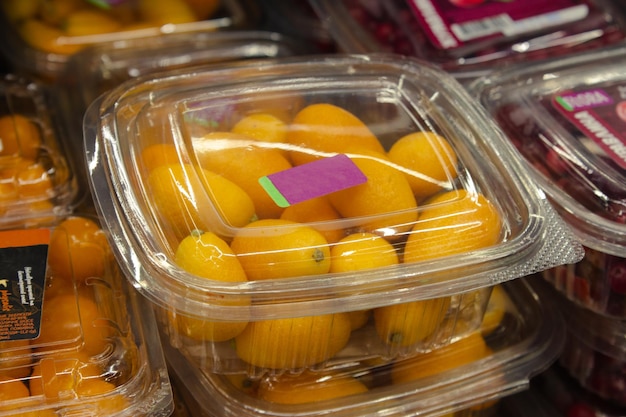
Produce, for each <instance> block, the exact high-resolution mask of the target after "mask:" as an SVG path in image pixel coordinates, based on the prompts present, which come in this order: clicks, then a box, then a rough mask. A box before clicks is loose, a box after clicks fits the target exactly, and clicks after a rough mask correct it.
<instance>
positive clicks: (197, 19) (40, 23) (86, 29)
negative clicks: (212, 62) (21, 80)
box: [0, 0, 256, 79]
mask: <svg viewBox="0 0 626 417" xmlns="http://www.w3.org/2000/svg"><path fill="white" fill-rule="evenodd" d="M94 3H95V2H94ZM100 3H101V4H102V5H104V6H103V7H100V6H98V5H95V4H92V3H91V2H86V1H69V2H67V1H60V0H53V1H50V2H46V3H45V4H41V5H35V7H30V8H29V7H20V4H21V2H13V1H4V2H2V12H3V13H0V21H1V22H2V32H1V33H2V34H3V38H4V39H6V40H7V41H6V42H3V43H2V50H3V53H4V55H5V56H7V57H8V58H9V60H10V63H11V64H12V65H13V66H14V67H15V68H17V69H19V70H20V71H26V72H27V73H29V74H32V75H37V76H41V77H43V78H46V79H55V78H56V77H57V76H58V75H59V73H60V72H62V71H63V69H64V67H65V65H66V63H67V60H68V58H69V57H71V56H72V55H73V54H75V53H76V52H78V51H80V50H81V49H83V48H85V47H87V46H89V45H97V44H100V43H107V42H112V41H126V40H129V39H137V40H140V39H141V40H143V41H149V40H150V39H154V38H159V37H163V36H165V37H167V36H170V35H172V34H178V33H197V32H211V31H222V30H231V29H243V28H247V27H249V26H251V25H252V24H253V20H254V19H255V18H256V17H255V16H254V13H252V12H251V11H249V10H248V9H247V8H246V7H247V6H246V5H244V3H243V2H241V1H239V0H215V1H214V0H211V1H205V2H187V1H186V0H167V1H165V2H159V3H155V2H151V1H145V0H129V1H122V2H113V1H103V2H100ZM160 3H163V4H160ZM33 4H34V3H33ZM107 4H108V6H107V7H105V6H106V5H107ZM196 6H197V9H196V8H195V7H196Z"/></svg>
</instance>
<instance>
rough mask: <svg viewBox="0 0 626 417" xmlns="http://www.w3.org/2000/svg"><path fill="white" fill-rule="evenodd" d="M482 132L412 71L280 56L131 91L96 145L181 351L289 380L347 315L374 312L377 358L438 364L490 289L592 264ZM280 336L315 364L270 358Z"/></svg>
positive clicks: (372, 62)
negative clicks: (440, 349)
mask: <svg viewBox="0 0 626 417" xmlns="http://www.w3.org/2000/svg"><path fill="white" fill-rule="evenodd" d="M483 116H484V115H483V114H482V113H480V112H479V111H478V109H477V106H476V105H475V103H474V102H472V101H471V100H470V99H469V97H468V96H466V95H465V93H464V92H463V90H462V88H461V87H460V86H459V84H458V83H457V82H456V81H455V80H454V79H453V78H451V77H450V76H448V75H446V74H445V73H442V72H440V71H439V70H436V69H434V68H433V67H431V66H429V65H426V64H423V63H419V62H417V61H415V60H412V59H403V58H400V57H397V56H384V57H373V56H361V57H345V56H326V57H316V58H314V59H313V58H285V59H282V60H276V61H272V62H270V61H256V62H247V63H241V62H240V63H235V64H230V65H229V66H228V67H226V66H219V67H211V68H207V69H206V70H205V71H202V70H198V69H196V70H195V71H194V72H190V73H186V74H182V73H176V74H175V75H173V76H171V77H167V76H165V77H162V78H156V79H151V80H143V81H137V82H129V83H125V84H123V85H121V86H120V87H119V89H116V90H113V91H111V92H110V93H109V94H107V95H106V96H104V97H102V98H101V99H100V100H99V101H97V102H95V103H94V104H93V105H92V106H91V107H90V109H89V111H88V114H87V119H86V123H85V141H86V149H87V152H88V156H87V158H88V166H89V167H90V181H91V185H92V189H93V194H94V195H95V197H96V206H97V209H98V210H99V212H100V214H101V216H102V217H103V218H104V219H105V223H106V224H107V228H108V230H109V231H110V234H111V237H112V239H111V242H112V244H113V246H114V247H115V248H116V253H117V255H118V257H119V259H120V262H121V263H122V264H123V265H125V268H126V273H127V274H128V277H129V279H130V280H131V281H132V282H133V283H134V284H135V286H136V287H137V288H139V289H140V291H142V292H143V293H144V294H146V295H147V296H148V298H150V299H151V300H152V301H154V302H155V304H157V305H158V307H160V311H161V313H160V317H161V320H162V322H164V323H166V327H167V328H168V331H169V333H170V335H171V337H172V343H174V344H175V345H176V346H179V347H180V346H183V347H186V348H187V349H186V350H187V351H188V352H189V353H190V355H192V356H194V357H199V358H203V360H205V361H206V362H207V363H208V364H210V366H212V367H213V368H214V369H216V370H217V369H221V370H228V369H230V366H231V364H230V362H229V361H228V360H226V357H227V356H223V354H222V352H224V351H227V352H232V348H231V346H232V343H231V342H232V340H236V345H237V346H238V347H239V351H238V352H237V356H238V359H243V360H244V361H245V362H247V363H249V364H250V365H252V366H253V367H254V368H255V369H257V368H258V369H261V370H265V369H273V370H278V371H279V372H282V371H284V370H285V369H298V368H308V367H315V366H317V365H318V364H325V363H327V362H328V361H329V360H331V358H332V357H334V356H335V355H336V354H337V353H338V352H339V351H340V350H341V349H342V348H343V347H344V346H345V345H346V343H347V342H348V340H349V339H350V337H351V330H350V328H349V327H348V323H347V321H346V315H347V314H348V313H354V312H358V311H367V310H371V309H374V311H373V312H372V314H373V317H374V323H370V326H369V329H370V330H371V331H372V332H373V331H374V328H376V327H377V326H378V328H377V329H376V332H375V333H372V334H378V335H379V337H377V338H371V337H368V338H366V340H368V341H369V343H372V344H373V345H375V344H376V343H380V342H381V341H382V342H383V343H384V344H387V345H391V347H389V346H386V347H385V349H386V351H385V353H384V354H382V356H385V357H389V356H394V355H395V356H402V355H406V354H410V353H411V352H416V351H421V350H428V349H431V348H432V347H434V346H440V345H442V344H445V343H448V342H450V341H452V340H454V338H455V337H458V336H460V335H462V334H463V332H462V331H460V330H459V328H458V327H454V326H455V324H454V323H455V322H456V320H457V319H459V318H461V317H462V316H463V314H467V316H468V317H469V320H468V321H469V322H470V323H473V324H474V328H475V326H476V325H477V321H478V320H479V319H480V316H481V314H482V312H483V307H484V301H485V299H486V298H485V297H484V295H483V294H484V290H481V289H484V288H488V287H490V286H491V285H494V284H496V283H499V282H503V281H507V280H511V279H514V278H518V277H521V276H524V275H528V274H530V273H533V272H536V271H539V270H544V269H546V268H549V267H551V266H554V265H557V264H562V263H569V262H574V261H576V260H579V259H580V257H581V256H582V252H581V250H580V246H579V245H578V244H577V243H576V242H575V241H574V240H573V239H572V236H571V235H570V233H569V231H568V230H567V229H566V228H565V227H564V225H563V224H562V223H561V222H560V221H559V219H558V217H557V216H556V215H555V213H554V212H553V211H552V209H551V207H550V206H549V205H548V204H547V202H546V200H545V199H544V196H543V194H541V193H540V192H539V191H538V189H537V188H535V186H534V185H533V183H532V181H531V180H530V179H529V178H528V177H527V176H526V175H527V174H526V172H525V171H524V169H522V168H521V166H520V162H521V161H519V160H518V159H517V158H516V157H515V156H514V154H513V153H512V150H513V149H512V147H510V146H509V145H507V143H506V142H504V141H503V138H501V137H500V135H499V132H498V130H497V129H495V128H494V126H493V124H492V123H491V121H490V120H489V119H487V118H485V117H483ZM258 134H261V135H262V136H261V138H259V136H255V135H258ZM281 135H283V136H281ZM420 149H421V150H420ZM394 155H395V156H394ZM406 155H418V156H424V155H430V156H429V157H427V160H426V161H424V162H423V163H421V165H419V167H416V166H415V165H413V167H412V165H411V164H412V163H413V162H412V161H410V160H409V161H406V160H404V159H403V158H404V157H405V156H406ZM396 158H397V159H396ZM394 161H395V162H394ZM403 164H404V165H403ZM410 182H414V183H415V185H414V186H413V187H412V186H411V185H410ZM311 215H313V216H311ZM404 309H408V310H409V311H410V312H409V313H407V312H406V311H404ZM377 317H378V318H377ZM248 323H250V324H249V325H247V324H248ZM448 325H452V327H448ZM272 326H276V327H274V328H273V327H272ZM309 326H310V327H309ZM403 326H407V327H409V328H411V329H412V330H411V332H409V333H411V334H412V335H411V337H409V336H406V335H404V332H403V330H402V329H403ZM296 327H297V331H296V330H293V328H296ZM471 327H472V326H470V329H471ZM276 329H281V331H282V332H286V333H285V334H287V335H293V337H290V340H291V339H293V340H295V342H294V343H295V344H296V345H298V346H300V348H301V347H302V346H306V347H307V348H308V349H309V350H308V351H307V350H306V349H305V350H304V353H303V352H299V351H298V350H297V349H299V348H298V347H293V349H294V351H293V355H279V356H280V357H281V358H282V359H281V360H273V359H272V358H271V357H272V355H273V354H268V355H263V354H261V356H264V357H263V358H261V359H259V358H258V357H256V356H255V352H257V353H258V352H259V349H257V348H256V347H258V346H263V345H264V344H265V343H269V344H271V343H274V342H273V340H274V339H273V338H270V339H267V338H265V336H264V335H267V334H269V333H271V332H274V331H278V330H276ZM450 330H452V331H450ZM268 332H269V333H268ZM298 332H300V333H298ZM440 334H443V335H445V337H443V338H440V337H435V339H432V337H433V336H436V335H440ZM309 340H315V342H316V343H308V342H307V341H309ZM362 345H363V346H367V344H362ZM190 346H194V350H197V353H198V354H197V355H194V354H193V353H191V350H192V349H190ZM311 350H313V351H314V352H311ZM272 351H273V350H272V349H270V350H269V351H268V352H272ZM373 351H376V352H378V354H379V355H380V354H381V353H380V352H381V351H380V349H374V350H373ZM274 359H275V358H274Z"/></svg>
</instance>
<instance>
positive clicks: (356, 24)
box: [310, 0, 626, 82]
mask: <svg viewBox="0 0 626 417" xmlns="http://www.w3.org/2000/svg"><path fill="white" fill-rule="evenodd" d="M310 3H311V4H312V5H313V6H314V8H315V9H316V10H317V12H318V14H319V16H320V18H321V19H322V20H323V21H325V22H326V23H327V25H328V29H329V31H330V32H331V34H332V35H333V37H334V39H335V41H336V42H337V43H338V45H339V46H340V47H341V48H342V49H343V50H344V51H346V52H353V53H367V52H370V53H371V52H382V51H385V52H394V53H398V54H403V55H409V56H416V57H419V58H422V59H424V60H427V61H429V62H432V63H435V64H436V65H439V66H440V67H441V68H443V69H445V70H447V71H450V72H452V73H453V74H455V76H457V77H458V78H459V79H462V80H467V81H468V82H469V81H471V80H472V79H474V78H475V77H477V76H480V75H483V74H485V73H487V72H489V71H491V70H492V69H494V67H495V66H496V65H498V66H500V65H506V64H509V63H511V62H520V61H526V62H527V61H539V60H545V59H546V58H549V57H554V56H557V55H561V56H562V55H567V54H569V53H572V52H576V51H581V50H592V49H597V48H598V47H601V46H604V45H609V44H615V43H618V42H621V41H622V39H623V38H624V34H625V31H626V26H625V22H624V21H623V20H622V18H621V16H623V14H622V13H619V12H617V11H616V10H615V6H614V5H613V4H611V3H610V2H608V1H604V0H584V1H579V0H562V1H558V2H551V3H549V4H548V3H546V2H544V1H541V0H533V1H528V0H527V1H523V2H520V1H513V2H510V1H484V0H452V1H448V0H421V1H416V0H393V1H363V0H343V1H332V0H311V1H310Z"/></svg>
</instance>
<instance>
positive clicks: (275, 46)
mask: <svg viewBox="0 0 626 417" xmlns="http://www.w3.org/2000/svg"><path fill="white" fill-rule="evenodd" d="M305 51H308V47H306V46H305V45H303V44H301V43H299V42H296V41H294V40H293V39H289V38H286V37H284V36H282V35H280V34H278V33H272V32H261V31H235V30H232V31H209V32H198V33H182V34H176V33H173V34H168V36H162V37H153V38H149V39H145V38H140V39H133V38H130V39H125V40H117V41H115V42H101V43H99V44H96V45H91V46H89V47H86V48H84V49H82V50H81V51H79V52H77V53H75V54H73V55H72V56H71V57H70V58H69V59H68V60H67V63H66V65H65V68H64V69H63V71H62V72H61V73H60V74H59V76H58V78H57V79H56V80H55V82H54V84H53V89H54V98H55V103H56V104H57V105H58V106H59V113H61V115H62V117H63V119H64V120H63V122H64V123H65V127H66V129H67V131H68V132H69V135H68V136H69V137H71V138H73V139H74V140H75V142H76V143H75V144H73V145H74V146H80V149H81V151H79V150H78V149H76V150H75V151H74V152H72V154H71V156H72V157H74V158H75V159H76V163H75V165H76V166H77V167H78V169H79V170H80V171H81V172H80V173H79V174H80V175H79V181H84V184H81V188H82V187H83V186H84V187H85V188H87V189H88V188H89V186H88V185H87V183H86V179H87V172H86V170H85V161H84V152H83V151H82V146H83V144H82V136H83V135H82V127H83V126H82V125H83V120H82V115H84V113H85V111H86V109H87V107H88V106H89V104H91V102H92V101H94V100H95V99H96V98H97V97H98V96H100V95H101V94H103V93H105V92H106V91H108V90H110V89H112V88H114V87H117V86H118V85H120V84H121V83H123V82H124V81H127V80H129V79H132V78H141V77H144V78H145V77H149V76H151V74H155V73H159V72H164V71H169V72H173V71H176V70H180V69H183V68H184V69H186V70H190V69H191V68H193V67H194V66H201V65H208V64H214V63H220V62H228V61H236V60H246V59H253V58H268V59H269V58H277V57H284V56H291V55H298V54H302V53H303V52H305ZM88 203H90V201H89V202H88Z"/></svg>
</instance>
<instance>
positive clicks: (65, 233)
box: [0, 215, 173, 417]
mask: <svg viewBox="0 0 626 417" xmlns="http://www.w3.org/2000/svg"><path fill="white" fill-rule="evenodd" d="M0 236H1V239H0V241H1V242H2V245H0V256H1V257H2V262H1V267H2V277H3V280H2V281H3V284H6V286H4V285H2V288H1V289H0V297H1V298H0V299H1V300H2V301H1V302H2V304H1V305H2V310H1V311H0V319H1V321H0V323H1V324H2V326H1V327H0V329H1V330H2V332H1V333H0V337H1V340H0V393H1V397H2V402H1V404H0V416H3V417H4V416H17V415H20V416H25V415H37V416H48V415H50V416H70V415H72V416H74V415H81V416H169V415H170V414H171V412H172V409H173V401H172V391H171V386H170V382H169V379H168V373H167V367H166V364H165V360H164V357H163V351H162V349H161V345H160V343H159V336H158V330H157V327H156V320H155V317H154V314H153V311H152V309H151V307H150V304H149V303H148V302H147V301H146V300H144V299H143V298H142V297H140V296H139V295H138V293H137V292H136V291H135V290H134V289H133V288H132V287H131V286H130V285H129V283H128V281H127V280H126V279H124V277H123V275H122V274H121V273H120V270H119V268H118V267H117V263H116V262H115V258H114V257H113V255H112V253H111V250H110V248H109V246H108V242H107V240H106V237H105V236H104V232H103V231H102V229H101V228H100V226H99V225H98V223H97V220H96V219H95V218H92V217H90V216H88V215H72V216H69V217H67V218H65V219H63V220H62V221H60V222H59V224H58V225H56V226H54V227H52V228H31V229H14V230H5V231H0Z"/></svg>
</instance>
